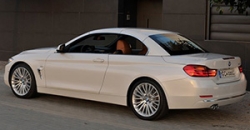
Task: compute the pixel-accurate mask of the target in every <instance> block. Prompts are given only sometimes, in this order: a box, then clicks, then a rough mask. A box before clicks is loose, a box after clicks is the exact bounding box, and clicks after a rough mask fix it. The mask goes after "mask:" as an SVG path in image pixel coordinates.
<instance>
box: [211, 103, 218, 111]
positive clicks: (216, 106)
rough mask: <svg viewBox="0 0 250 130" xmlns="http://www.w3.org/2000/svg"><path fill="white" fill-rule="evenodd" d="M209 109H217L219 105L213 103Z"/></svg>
mask: <svg viewBox="0 0 250 130" xmlns="http://www.w3.org/2000/svg"><path fill="white" fill-rule="evenodd" d="M210 109H211V110H218V109H219V105H218V104H214V105H212V106H211V107H210Z"/></svg>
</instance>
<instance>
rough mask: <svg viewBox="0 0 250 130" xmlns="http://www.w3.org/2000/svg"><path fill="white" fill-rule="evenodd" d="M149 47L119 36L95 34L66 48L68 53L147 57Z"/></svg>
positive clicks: (128, 37)
mask: <svg viewBox="0 0 250 130" xmlns="http://www.w3.org/2000/svg"><path fill="white" fill-rule="evenodd" d="M147 51H148V49H147V47H146V46H145V45H144V44H143V43H142V42H141V41H139V40H138V39H136V38H134V37H131V36H127V35H117V34H94V35H89V36H86V37H83V38H81V39H78V40H76V41H75V42H73V43H71V44H70V45H68V46H66V52H67V53H108V54H120V55H123V54H124V55H146V53H147Z"/></svg>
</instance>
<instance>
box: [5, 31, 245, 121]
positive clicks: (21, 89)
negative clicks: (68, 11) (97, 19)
mask: <svg viewBox="0 0 250 130" xmlns="http://www.w3.org/2000/svg"><path fill="white" fill-rule="evenodd" d="M4 80H5V83H6V84H7V85H8V86H10V88H11V90H12V91H13V93H14V94H15V95H16V96H17V97H20V98H31V97H33V96H35V95H36V94H37V93H46V94H54V95H61V96H68V97H74V98H81V99H87V100H94V101H100V102H106V103H113V104H119V105H124V106H129V107H131V109H132V111H133V112H134V113H135V115H136V116H138V117H139V118H141V119H144V120H154V119H158V118H161V117H163V116H164V115H165V114H166V113H167V112H168V110H169V109H199V108H212V109H217V108H218V106H223V105H227V104H232V103H235V102H238V101H240V100H241V99H242V98H243V97H244V95H245V94H246V84H247V81H246V79H245V76H244V74H243V73H242V66H241V59H240V58H239V57H235V56H228V55H221V54H214V53H209V52H207V51H206V50H204V49H202V48H201V47H200V46H198V45H197V44H195V43H194V42H193V41H191V40H189V39H187V38H185V37H183V36H182V35H180V34H178V33H174V32H169V31H162V30H151V29H132V28H110V29H100V30H94V31H90V32H88V33H85V34H83V35H80V36H78V37H76V38H75V39H72V40H71V41H69V42H67V43H65V44H61V45H59V46H58V48H43V49H36V50H28V51H24V52H21V53H20V54H18V55H16V56H13V57H12V58H10V59H9V63H8V64H7V65H6V67H5V75H4Z"/></svg>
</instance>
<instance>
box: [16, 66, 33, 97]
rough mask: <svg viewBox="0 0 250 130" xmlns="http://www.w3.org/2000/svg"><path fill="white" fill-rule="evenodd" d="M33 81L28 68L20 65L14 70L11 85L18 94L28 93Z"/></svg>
mask: <svg viewBox="0 0 250 130" xmlns="http://www.w3.org/2000/svg"><path fill="white" fill-rule="evenodd" d="M31 82H32V81H31V75H30V72H29V71H28V70H27V69H26V68H24V67H19V68H16V69H15V70H14V72H13V74H12V77H11V87H12V88H13V90H14V92H15V93H16V94H17V95H19V96H24V95H26V94H27V93H28V92H29V90H30V88H31Z"/></svg>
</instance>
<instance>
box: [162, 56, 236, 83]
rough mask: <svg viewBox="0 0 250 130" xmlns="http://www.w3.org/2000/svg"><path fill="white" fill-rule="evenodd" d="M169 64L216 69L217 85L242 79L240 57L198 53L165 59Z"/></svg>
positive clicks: (215, 80)
mask: <svg viewBox="0 0 250 130" xmlns="http://www.w3.org/2000/svg"><path fill="white" fill-rule="evenodd" d="M163 59H164V60H165V61H166V62H168V63H174V64H182V65H204V66H206V67H208V68H210V69H216V70H217V75H216V77H214V78H213V80H214V82H215V83H217V84H222V83H227V82H234V81H237V80H239V79H240V71H239V68H238V67H239V66H240V65H241V59H240V58H239V57H234V56H228V55H221V54H215V53H198V54H189V55H179V56H169V57H163Z"/></svg>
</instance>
